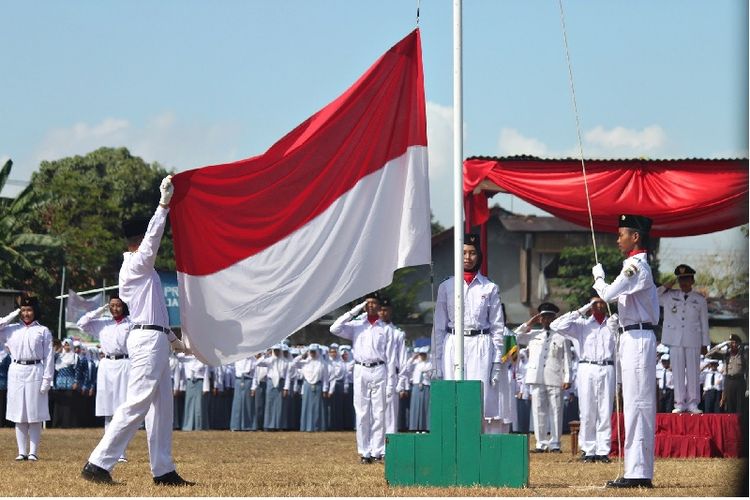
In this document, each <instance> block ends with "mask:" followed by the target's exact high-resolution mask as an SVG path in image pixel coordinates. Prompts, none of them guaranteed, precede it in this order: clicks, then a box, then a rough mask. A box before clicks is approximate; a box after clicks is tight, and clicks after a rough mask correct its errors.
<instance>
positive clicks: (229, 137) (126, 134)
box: [34, 111, 240, 171]
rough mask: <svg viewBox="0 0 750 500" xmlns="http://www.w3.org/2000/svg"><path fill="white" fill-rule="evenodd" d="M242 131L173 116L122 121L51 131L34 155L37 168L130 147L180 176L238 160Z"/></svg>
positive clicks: (111, 120)
mask: <svg viewBox="0 0 750 500" xmlns="http://www.w3.org/2000/svg"><path fill="white" fill-rule="evenodd" d="M239 132H240V130H239V127H238V126H237V125H233V124H229V123H217V124H205V123H198V122H187V121H184V120H181V119H179V117H178V116H177V115H175V114H174V113H172V112H168V111H167V112H163V113H160V114H158V115H154V116H152V117H150V118H149V119H148V120H147V121H146V123H145V124H143V125H136V124H133V123H131V122H130V121H128V120H125V119H121V118H105V119H104V120H102V121H101V122H99V123H94V124H89V123H84V122H81V123H76V124H74V125H72V126H70V127H68V128H61V129H55V130H51V131H50V132H48V133H47V135H46V136H45V137H44V139H43V140H42V142H41V144H40V145H39V147H38V148H37V149H36V152H35V154H34V160H35V163H36V164H38V162H40V161H42V160H56V159H59V158H64V157H66V156H72V155H84V154H86V153H89V152H91V151H93V150H95V149H97V148H100V147H126V148H128V150H130V152H131V153H132V154H133V155H136V156H140V157H141V158H143V159H144V160H146V161H148V162H153V161H158V162H159V163H161V164H162V165H165V166H166V167H173V168H176V169H177V170H178V171H182V170H186V169H189V168H195V167H200V166H204V165H209V164H216V163H224V162H228V161H232V160H236V159H237V158H236V157H235V155H236V154H237V143H238V138H239V135H240V134H239Z"/></svg>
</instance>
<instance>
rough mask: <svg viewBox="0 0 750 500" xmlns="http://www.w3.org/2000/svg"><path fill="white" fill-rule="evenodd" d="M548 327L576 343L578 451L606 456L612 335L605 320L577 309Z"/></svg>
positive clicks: (612, 372)
mask: <svg viewBox="0 0 750 500" xmlns="http://www.w3.org/2000/svg"><path fill="white" fill-rule="evenodd" d="M550 328H551V329H553V330H555V331H556V332H558V333H559V334H561V335H563V336H564V337H567V338H568V339H570V340H572V341H573V342H574V343H575V344H576V352H578V369H577V371H576V373H577V375H576V384H577V390H578V405H579V412H580V420H581V428H580V429H581V430H580V433H579V442H580V445H581V446H580V447H581V451H583V452H585V454H586V455H587V456H592V455H598V456H607V455H609V452H610V440H611V438H612V403H613V402H614V398H615V366H614V360H615V336H614V335H613V334H612V332H611V331H610V329H609V327H608V326H607V322H606V320H605V321H604V322H603V323H601V324H600V323H599V322H598V321H597V320H596V318H594V316H593V315H591V316H590V317H588V318H586V317H584V316H581V314H580V313H579V312H578V311H571V312H569V313H566V314H563V315H562V316H560V317H559V318H556V319H555V320H554V321H553V322H552V324H551V325H550Z"/></svg>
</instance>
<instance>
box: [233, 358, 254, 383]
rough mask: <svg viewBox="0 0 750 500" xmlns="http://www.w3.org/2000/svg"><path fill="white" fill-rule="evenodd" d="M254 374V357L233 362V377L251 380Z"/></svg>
mask: <svg viewBox="0 0 750 500" xmlns="http://www.w3.org/2000/svg"><path fill="white" fill-rule="evenodd" d="M253 372H255V356H250V357H249V358H245V359H241V360H239V361H235V362H234V376H235V377H237V378H240V377H246V378H251V377H252V376H253Z"/></svg>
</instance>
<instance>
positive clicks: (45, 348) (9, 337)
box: [0, 321, 55, 424]
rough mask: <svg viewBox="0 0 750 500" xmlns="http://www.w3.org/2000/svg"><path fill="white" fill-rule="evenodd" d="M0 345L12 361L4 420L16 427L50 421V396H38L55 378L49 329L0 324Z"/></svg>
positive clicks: (53, 354) (45, 393) (32, 324)
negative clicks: (44, 386) (21, 424)
mask: <svg viewBox="0 0 750 500" xmlns="http://www.w3.org/2000/svg"><path fill="white" fill-rule="evenodd" d="M2 344H4V345H5V348H6V349H7V350H8V352H9V353H10V358H11V363H10V366H9V367H8V392H7V398H8V399H7V403H6V404H7V406H6V410H5V418H6V419H8V420H10V421H11V422H15V423H17V424H18V423H37V422H44V421H45V420H49V419H50V416H49V399H48V395H49V393H48V392H44V394H42V392H41V388H42V384H43V383H44V382H45V381H46V383H47V386H48V387H49V384H51V383H52V380H53V378H54V376H55V351H54V349H53V348H52V333H51V332H50V331H49V328H47V327H46V326H43V325H40V324H39V322H38V321H32V322H31V324H29V325H26V324H25V323H23V322H20V323H12V324H9V325H6V326H3V325H2V323H0V345H2ZM26 363H28V364H26Z"/></svg>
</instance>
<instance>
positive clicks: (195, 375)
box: [178, 353, 211, 392]
mask: <svg viewBox="0 0 750 500" xmlns="http://www.w3.org/2000/svg"><path fill="white" fill-rule="evenodd" d="M178 356H183V359H184V361H185V363H184V365H183V367H184V369H185V379H186V380H192V381H195V380H203V392H208V391H210V390H211V372H210V367H209V366H208V365H206V364H204V363H203V362H202V361H201V360H199V359H198V358H196V357H195V356H193V355H192V354H188V355H184V354H182V353H180V354H178Z"/></svg>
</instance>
